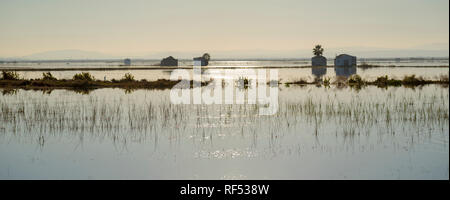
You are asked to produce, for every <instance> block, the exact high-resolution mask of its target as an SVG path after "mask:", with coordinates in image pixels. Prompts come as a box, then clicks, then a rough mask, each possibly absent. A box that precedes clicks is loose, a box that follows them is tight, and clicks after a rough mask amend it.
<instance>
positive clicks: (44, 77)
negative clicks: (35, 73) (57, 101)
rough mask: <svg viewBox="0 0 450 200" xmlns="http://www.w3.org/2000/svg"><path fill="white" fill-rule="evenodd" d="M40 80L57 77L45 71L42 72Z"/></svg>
mask: <svg viewBox="0 0 450 200" xmlns="http://www.w3.org/2000/svg"><path fill="white" fill-rule="evenodd" d="M42 80H47V81H56V80H57V79H56V78H55V77H54V76H53V74H52V73H50V72H47V73H45V72H44V73H42Z"/></svg>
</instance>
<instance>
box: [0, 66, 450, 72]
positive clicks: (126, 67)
mask: <svg viewBox="0 0 450 200" xmlns="http://www.w3.org/2000/svg"><path fill="white" fill-rule="evenodd" d="M312 67H313V66H276V67H274V66H247V67H241V66H212V67H208V66H206V67H202V68H203V69H248V68H250V69H269V68H276V69H283V68H312ZM357 67H358V68H364V69H367V68H377V67H411V68H448V67H449V66H448V65H447V66H445V65H436V66H406V65H395V66H394V65H391V66H383V65H360V66H357ZM328 68H333V66H328ZM174 69H192V66H179V67H170V66H112V67H110V66H106V67H62V68H51V67H39V68H35V67H7V68H0V70H2V71H111V70H174Z"/></svg>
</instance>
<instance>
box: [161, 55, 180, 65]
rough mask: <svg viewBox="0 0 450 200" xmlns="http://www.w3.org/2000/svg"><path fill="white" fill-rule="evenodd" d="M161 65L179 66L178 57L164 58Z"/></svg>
mask: <svg viewBox="0 0 450 200" xmlns="http://www.w3.org/2000/svg"><path fill="white" fill-rule="evenodd" d="M161 66H178V59H175V58H174V57H172V56H169V57H167V58H164V59H162V60H161Z"/></svg>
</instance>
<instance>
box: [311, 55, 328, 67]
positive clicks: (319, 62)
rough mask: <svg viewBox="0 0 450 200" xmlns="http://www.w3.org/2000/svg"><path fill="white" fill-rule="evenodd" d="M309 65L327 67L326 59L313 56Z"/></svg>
mask: <svg viewBox="0 0 450 200" xmlns="http://www.w3.org/2000/svg"><path fill="white" fill-rule="evenodd" d="M311 65H312V66H313V67H326V66H327V58H325V57H323V56H314V57H312V58H311Z"/></svg>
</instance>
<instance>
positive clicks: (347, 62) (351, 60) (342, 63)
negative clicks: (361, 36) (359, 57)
mask: <svg viewBox="0 0 450 200" xmlns="http://www.w3.org/2000/svg"><path fill="white" fill-rule="evenodd" d="M334 66H336V67H350V66H356V57H355V56H351V55H348V54H341V55H338V56H336V59H334Z"/></svg>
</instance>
